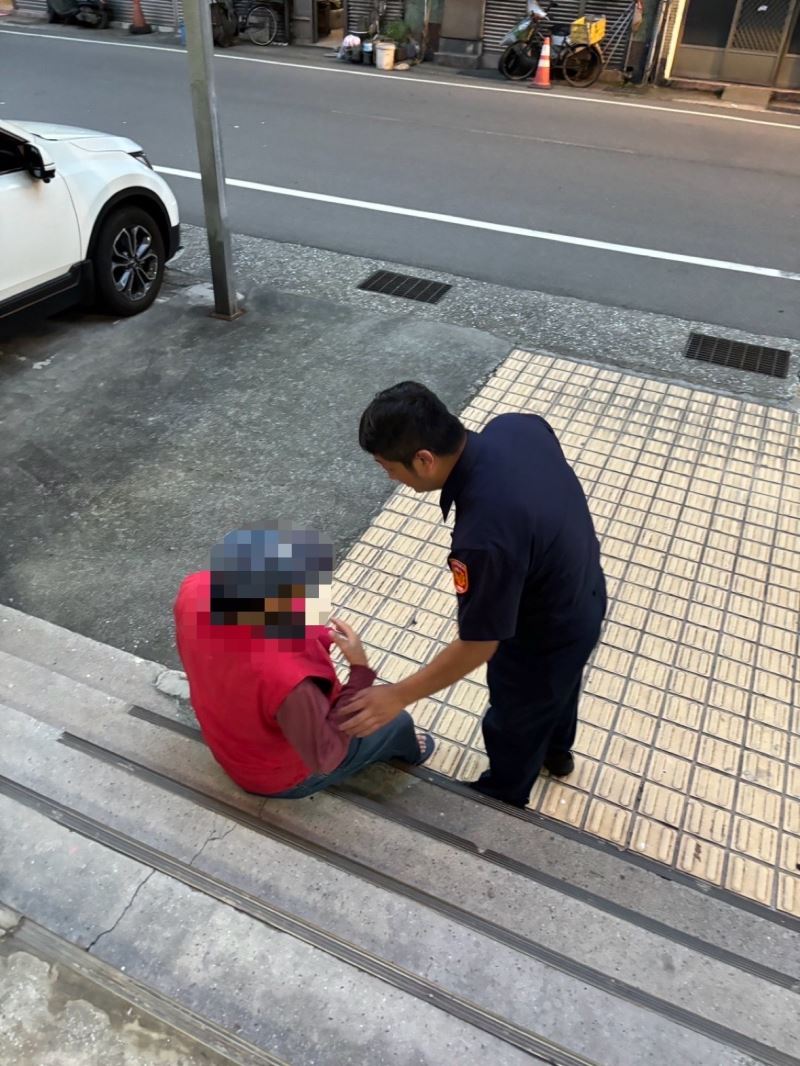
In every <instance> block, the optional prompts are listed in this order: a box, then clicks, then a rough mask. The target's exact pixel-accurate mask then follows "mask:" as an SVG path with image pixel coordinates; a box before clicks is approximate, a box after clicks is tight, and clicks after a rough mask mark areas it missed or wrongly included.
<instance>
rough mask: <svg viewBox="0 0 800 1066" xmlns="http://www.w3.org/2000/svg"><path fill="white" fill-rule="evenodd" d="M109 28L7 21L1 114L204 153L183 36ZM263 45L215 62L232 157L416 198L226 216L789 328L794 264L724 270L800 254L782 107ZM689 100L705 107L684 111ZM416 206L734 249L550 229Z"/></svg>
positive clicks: (796, 148)
mask: <svg viewBox="0 0 800 1066" xmlns="http://www.w3.org/2000/svg"><path fill="white" fill-rule="evenodd" d="M150 40H151V41H155V39H154V38H151V39H150ZM115 41H116V42H120V43H121V42H125V38H124V37H121V36H116V37H114V36H111V35H108V36H105V37H103V38H102V39H101V38H100V36H99V35H98V36H97V37H96V38H94V43H85V42H83V41H82V40H80V39H78V38H77V37H76V36H75V35H74V34H73V35H69V36H66V35H65V36H62V37H57V36H54V37H50V36H45V35H43V34H41V33H38V32H37V33H32V34H30V35H28V36H21V35H18V34H14V35H11V34H7V33H5V32H2V31H0V69H1V70H2V72H3V83H2V90H1V91H0V117H6V118H23V119H24V118H28V119H37V120H50V121H57V122H65V123H72V124H78V125H86V126H90V127H96V128H99V129H105V130H108V131H114V132H120V133H125V134H127V135H129V136H131V137H133V138H134V139H136V140H138V141H140V142H141V143H142V144H143V145H144V147H145V148H146V150H147V152H148V154H149V156H150V157H151V159H153V161H154V162H155V163H157V164H159V165H162V166H166V167H170V168H175V169H179V170H183V171H188V172H196V170H197V166H198V164H197V154H196V149H195V142H194V131H193V125H192V115H191V104H190V99H189V90H188V78H187V69H186V61H185V55H184V54H183V53H182V52H180V51H176V50H174V49H172V48H170V47H168V46H167V47H162V48H149V47H142V46H141V45H139V44H132V45H131V46H130V47H127V46H126V47H118V46H115V45H114V43H113V42H115ZM157 43H158V44H159V45H163V42H162V41H160V40H159V41H158V42H157ZM256 51H257V52H258V58H262V57H264V56H265V54H267V53H265V52H264V51H261V50H256ZM250 54H251V55H252V53H250ZM268 55H269V58H270V59H271V60H273V62H269V63H263V62H252V61H248V59H247V55H245V54H244V53H243V51H241V50H232V51H231V52H230V53H228V54H227V55H226V57H225V58H219V59H218V60H217V62H216V74H217V89H218V99H219V106H220V114H221V121H222V127H223V134H224V144H225V158H226V167H227V173H228V175H229V177H231V178H235V179H239V180H244V181H249V182H255V183H258V184H267V185H270V186H274V187H279V188H281V189H289V190H291V189H300V190H306V191H309V192H311V193H315V194H323V195H329V196H334V197H344V198H351V199H358V200H361V201H365V202H368V203H370V204H377V205H388V206H390V207H400V208H402V209H404V211H406V212H412V214H404V215H401V216H398V215H396V214H391V213H387V212H386V211H384V210H364V209H360V208H357V207H351V206H343V205H341V204H335V203H334V204H331V203H324V202H319V201H315V200H313V199H303V200H299V199H294V198H291V197H287V196H286V195H281V194H277V193H275V192H270V191H265V190H263V189H247V190H245V189H239V188H234V189H231V190H230V205H229V206H230V216H231V223H232V226H233V228H234V230H236V231H237V232H242V233H247V234H252V235H256V236H265V237H270V238H273V239H277V240H286V241H293V242H297V243H301V244H306V245H309V246H316V247H323V248H330V249H334V250H337V251H345V252H352V253H355V254H359V255H365V256H370V257H377V258H384V259H390V260H393V261H396V262H399V263H404V264H408V265H411V266H417V267H420V268H422V267H427V268H431V269H440V270H445V271H448V272H453V273H456V274H461V275H466V276H468V277H471V278H476V279H479V280H487V281H492V282H497V283H499V284H503V285H511V286H515V287H520V288H527V289H534V290H541V291H545V292H551V293H557V294H564V295H570V296H577V297H580V298H581V299H587V300H595V301H598V302H601V303H605V304H612V305H618V306H623V307H633V308H638V309H641V310H647V311H656V312H661V313H665V314H670V315H678V316H681V317H684V318H688V319H693V320H701V321H707V322H712V323H718V324H720V325H726V326H730V327H734V328H737V329H743V330H748V331H750V332H753V333H757V334H767V335H772V336H779V337H781V336H785V337H800V300H798V295H800V281H798V280H786V279H784V278H775V277H765V276H761V275H760V274H758V273H743V272H740V271H738V270H734V269H730V267H731V266H732V265H735V264H746V265H751V266H755V267H758V268H767V269H774V270H778V271H789V272H794V273H798V272H800V243H798V240H797V234H798V231H799V230H800V122H798V121H797V120H796V119H794V117H792V116H785V115H774V114H763V113H760V112H752V111H736V112H732V111H722V110H714V109H712V108H704V109H698V108H697V107H696V105H692V104H683V105H681V104H675V105H672V107H673V109H672V110H670V109H669V108H667V107H665V108H663V109H656V108H640V107H631V106H617V104H616V103H615V102H613V101H617V100H618V99H619V98H618V97H616V96H610V95H609V94H607V93H606V94H598V95H597V96H595V97H591V98H589V99H588V100H587V97H585V96H583V97H580V98H575V97H566V98H562V96H561V94H551V95H550V96H549V97H543V96H542V95H541V94H535V93H532V92H524V93H519V92H513V91H511V92H506V91H483V90H482V89H481V88H479V86H484V88H491V89H494V88H497V89H500V88H503V86H502V85H501V84H500V83H494V82H488V81H478V80H475V79H472V80H471V81H470V80H462V81H461V82H454V81H450V80H446V79H442V78H439V79H438V80H437V78H431V79H425V70H424V68H423V69H422V70H421V71H420V73H419V74H416V73H411V74H408V75H396V76H394V77H389V78H381V77H369V76H356V75H355V73H353V72H350V71H346V70H345V69H344V68H340V67H338V66H336V65H334V64H332V63H331V62H330V61H326V60H325V59H324V57H323V55H322V53H320V56H319V58H318V59H317V58H314V59H312V61H311V62H312V63H314V64H316V66H317V67H319V68H321V69H315V67H314V66H312V65H310V64H309V63H308V62H306V63H301V64H298V65H292V64H289V63H275V62H274V60H275V59H277V60H280V59H281V57H282V56H283V57H285V56H286V53H285V52H283V53H282V52H280V51H278V50H274V51H270V52H269V53H268ZM326 62H327V63H329V64H330V66H328V67H326V66H325V64H326ZM693 109H694V110H701V111H704V112H705V113H700V114H687V113H685V112H686V111H687V110H693ZM731 117H736V118H742V119H747V120H749V121H744V122H742V121H731V120H730V118H731ZM170 181H171V183H172V185H173V187H174V189H175V191H176V193H177V195H178V199H179V201H180V204H181V209H182V212H183V217H184V218H185V219H186V221H189V222H195V223H201V222H202V212H201V199H200V187H199V182H198V181H197V180H194V179H192V178H188V177H175V176H173V177H171V178H170ZM415 211H417V212H428V213H437V214H447V215H451V216H458V217H460V218H462V219H465V220H469V221H470V222H473V223H474V222H478V223H489V224H490V225H500V226H512V227H521V228H524V229H530V230H537V231H545V232H549V233H554V234H559V235H563V236H565V237H567V238H570V237H576V238H579V239H580V238H589V239H591V240H594V241H597V242H601V244H607V243H613V244H624V245H628V246H634V247H637V248H640V249H645V250H650V251H653V252H655V253H666V254H667V256H675V257H680V256H696V257H702V258H710V259H714V260H719V261H722V264H727V266H725V265H718V266H714V267H710V266H698V265H691V264H687V263H685V262H681V261H680V260H679V259H670V258H667V259H664V260H659V259H654V258H651V257H649V256H647V255H640V254H623V253H621V252H620V251H618V250H614V249H610V248H606V247H599V248H586V247H581V246H576V245H573V244H570V243H553V242H551V241H548V240H543V239H541V238H540V237H536V236H532V235H529V234H528V235H519V234H517V235H512V234H508V233H503V232H497V231H496V230H493V229H488V230H485V229H476V228H474V226H472V225H466V224H452V223H446V222H443V221H433V220H431V219H430V218H419V217H414V215H413V212H415Z"/></svg>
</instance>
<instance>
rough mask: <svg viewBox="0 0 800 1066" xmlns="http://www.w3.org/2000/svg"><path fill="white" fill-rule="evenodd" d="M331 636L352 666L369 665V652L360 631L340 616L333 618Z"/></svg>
mask: <svg viewBox="0 0 800 1066" xmlns="http://www.w3.org/2000/svg"><path fill="white" fill-rule="evenodd" d="M331 636H332V637H333V642H334V644H335V645H336V647H337V648H338V649H339V650H340V651H341V653H342V655H344V657H345V659H347V661H348V662H349V663H350V665H351V666H367V665H368V663H367V653H366V652H365V651H364V645H363V644H362V643H361V638H360V637H359V635H358V633H356V631H355V630H354V629H353V628H352V627H351V626H349V625H348V624H347V622H340V621H339V619H338V618H332V619H331Z"/></svg>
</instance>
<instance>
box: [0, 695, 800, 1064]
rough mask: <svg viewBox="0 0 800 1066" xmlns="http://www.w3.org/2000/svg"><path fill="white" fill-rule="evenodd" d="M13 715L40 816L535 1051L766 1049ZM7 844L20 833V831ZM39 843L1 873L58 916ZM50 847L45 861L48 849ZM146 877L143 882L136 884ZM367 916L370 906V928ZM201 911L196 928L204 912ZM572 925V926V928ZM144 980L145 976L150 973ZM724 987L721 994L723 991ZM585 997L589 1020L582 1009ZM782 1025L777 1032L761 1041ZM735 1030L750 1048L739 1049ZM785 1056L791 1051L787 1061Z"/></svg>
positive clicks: (82, 915)
mask: <svg viewBox="0 0 800 1066" xmlns="http://www.w3.org/2000/svg"><path fill="white" fill-rule="evenodd" d="M2 720H3V722H4V723H5V729H6V730H7V734H8V735H7V736H6V737H5V738H4V742H3V744H2V749H1V750H2V757H1V758H2V761H1V762H0V773H2V775H3V779H4V781H3V784H2V788H0V792H2V794H4V795H5V796H6V797H7V798H9V799H11V800H13V801H15V802H16V803H17V804H20V805H22V806H23V807H27V808H29V812H28V813H30V811H32V812H33V813H36V814H46V815H49V816H50V817H55V818H56V820H57V821H58V823H59V824H61V825H62V826H64V827H68V828H72V829H73V830H75V831H76V832H78V833H81V834H83V835H85V836H87V837H88V838H89V839H90V840H91V839H95V838H96V839H97V840H98V841H99V842H101V843H103V844H105V845H106V846H110V847H112V848H114V849H115V850H121V851H122V853H123V854H126V855H127V856H128V857H130V858H133V859H136V860H138V861H139V862H140V863H141V864H143V865H146V866H148V867H149V868H150V869H151V870H156V871H157V872H158V873H160V874H163V875H164V876H166V877H173V878H175V879H177V880H180V881H182V882H183V883H188V884H189V885H190V886H191V887H194V888H196V889H198V888H199V889H200V890H201V891H206V892H209V893H210V894H212V895H215V896H216V898H219V899H221V900H222V901H224V902H228V903H230V904H231V905H236V906H239V907H240V908H241V907H242V906H245V907H246V908H247V907H248V906H249V907H250V908H251V909H252V908H253V907H255V909H254V910H253V911H252V913H253V916H254V917H261V918H264V917H265V916H266V920H267V921H269V920H270V917H271V916H273V917H274V911H275V909H276V908H278V909H279V911H280V914H282V915H284V916H286V915H289V916H291V919H292V920H293V921H294V922H295V923H298V922H299V923H301V924H302V923H307V925H308V926H309V927H310V928H311V929H313V930H324V931H325V932H326V933H327V934H328V935H330V936H333V937H334V938H335V940H336V943H337V944H341V942H342V941H344V942H345V943H346V944H349V945H357V946H358V949H359V950H360V952H361V953H362V955H363V953H364V952H366V953H367V955H368V958H370V959H375V958H378V959H380V960H383V963H384V965H388V966H389V967H391V968H392V969H393V970H394V971H397V970H400V971H402V973H404V974H410V975H412V977H413V980H415V981H417V982H419V981H422V982H423V985H424V989H425V994H426V995H428V994H429V988H430V987H433V988H435V989H436V990H437V991H438V992H439V995H440V996H443V997H444V998H445V1001H446V1002H448V1004H449V1003H450V1001H452V1000H455V1001H456V1003H457V1004H458V1005H461V1004H462V1000H466V1002H468V1003H471V1004H476V1005H477V1006H478V1007H479V1009H480V1011H481V1012H484V1014H489V1015H492V1016H494V1017H497V1018H500V1019H502V1020H503V1021H504V1022H505V1023H506V1025H508V1026H509V1028H510V1029H511V1030H512V1033H515V1034H518V1033H519V1032H522V1033H524V1034H526V1037H525V1039H527V1041H528V1046H531V1047H535V1046H537V1043H539V1042H543V1043H545V1044H546V1045H547V1046H549V1045H550V1044H562V1045H563V1044H566V1046H567V1047H569V1048H571V1049H573V1051H574V1052H577V1053H578V1054H579V1055H582V1056H584V1057H588V1058H591V1060H592V1061H597V1062H603V1063H606V1062H607V1063H612V1062H614V1063H622V1064H627V1063H631V1064H633V1063H653V1064H654V1066H655V1064H656V1063H662V1062H664V1061H666V1059H665V1056H668V1055H669V1054H671V1053H673V1052H675V1051H676V1049H680V1054H681V1059H680V1061H682V1062H685V1063H687V1064H688V1063H698V1066H699V1064H701V1063H703V1064H704V1063H707V1062H710V1061H719V1062H721V1063H722V1062H726V1063H727V1062H729V1061H730V1062H736V1063H739V1062H743V1061H758V1059H757V1058H751V1057H750V1056H748V1055H747V1054H745V1055H744V1058H742V1057H741V1055H742V1052H743V1050H744V1049H745V1048H751V1049H752V1050H753V1051H755V1050H757V1047H756V1044H755V1043H754V1042H753V1040H752V1039H751V1038H749V1037H748V1038H743V1037H741V1035H739V1036H737V1034H736V1033H734V1032H732V1031H731V1032H727V1031H725V1029H724V1027H723V1026H722V1025H720V1024H719V1023H709V1022H708V1021H707V1020H705V1019H703V1018H700V1017H699V1016H694V1015H693V1016H692V1018H690V1019H688V1021H689V1022H690V1023H691V1027H690V1028H687V1025H686V1024H685V1023H686V1022H687V1017H686V1015H687V1012H686V1011H684V1012H681V1011H679V1010H675V1009H674V1008H673V1007H671V1005H670V1004H667V1003H658V1002H655V1001H654V999H653V997H652V996H650V997H648V996H642V995H641V994H637V990H634V989H625V988H623V987H622V985H621V984H620V983H619V982H618V981H616V980H613V979H612V980H605V979H604V978H603V977H602V975H598V974H596V973H592V972H591V970H590V968H588V967H585V966H583V967H582V966H576V965H575V964H574V961H573V962H570V960H567V959H562V958H559V957H558V956H557V954H556V953H555V952H553V951H549V950H546V949H544V950H543V949H542V946H541V944H538V943H537V942H535V941H528V940H526V938H525V937H524V936H523V935H522V934H520V933H514V932H513V931H512V930H511V929H509V928H506V927H502V926H498V925H496V923H494V922H491V921H489V920H487V919H481V917H480V909H479V910H478V911H476V912H473V911H471V910H467V909H464V908H459V907H458V906H457V905H456V904H453V903H452V902H449V901H448V900H447V899H445V898H444V897H441V896H439V897H436V896H434V895H432V893H431V888H434V887H438V886H434V885H429V888H428V891H427V892H425V891H422V890H418V891H416V892H415V891H413V890H411V891H410V890H409V889H410V885H409V883H408V881H406V882H398V881H394V880H393V879H391V878H390V877H389V875H387V874H385V873H380V872H379V871H374V870H371V869H370V868H366V869H362V870H359V869H356V868H355V867H354V866H353V864H352V863H347V862H346V861H345V862H342V861H341V859H340V858H338V857H337V856H335V855H333V856H332V855H331V854H330V853H329V852H327V851H326V850H323V849H319V848H314V847H313V845H311V846H310V845H309V842H308V841H305V842H303V841H302V840H301V841H299V842H295V843H294V844H292V843H290V842H289V840H288V838H285V839H283V840H278V839H275V837H274V836H272V835H270V833H269V830H268V827H267V826H266V825H264V826H263V828H262V827H261V826H260V825H259V824H257V823H255V820H253V819H248V821H247V822H246V823H243V822H242V821H241V820H240V818H239V817H237V814H236V812H235V811H233V810H232V811H230V812H228V816H227V817H226V816H225V815H223V814H222V813H220V808H219V805H218V806H217V807H216V808H215V810H213V811H211V810H208V809H205V808H203V807H200V808H198V806H197V805H196V803H195V802H194V798H193V797H192V796H190V795H179V794H176V793H174V792H172V791H171V790H168V789H163V790H161V789H159V787H158V786H157V785H156V784H155V783H154V782H153V781H152V780H150V779H142V778H141V777H139V776H136V775H134V774H130V773H128V772H126V769H125V767H124V765H122V764H120V763H116V762H108V761H104V760H96V759H95V758H94V756H93V753H91V752H89V751H83V750H81V749H80V747H78V748H74V747H70V746H67V745H64V744H63V743H60V742H59V737H60V733H59V731H58V730H57V729H54V728H53V727H51V726H48V725H46V724H44V723H42V722H39V721H37V720H35V719H33V718H31V717H30V716H28V715H25V714H22V713H21V712H18V711H15V710H13V709H10V708H6V709H5V711H4V713H3V715H2ZM89 783H90V784H89ZM287 806H288V805H287ZM156 810H157V811H158V817H157V818H154V817H153V811H156ZM20 821H21V822H22V823H23V824H24V819H19V817H16V818H15V819H14V824H15V825H17V824H18V823H20ZM351 832H354V833H355V835H360V833H361V827H360V826H359V825H358V824H355V825H354V824H352V823H351ZM8 839H9V840H10V841H12V840H13V833H11V832H10V833H9V835H8ZM26 839H27V838H26ZM391 843H392V845H393V840H392V842H391ZM37 848H38V845H37ZM29 853H30V847H29V848H28V849H27V851H26V849H25V848H23V847H22V846H21V842H20V840H19V838H17V839H16V840H15V841H14V856H15V860H16V865H14V864H12V865H11V867H10V871H11V872H10V873H9V872H7V873H6V875H5V877H6V878H7V882H8V883H6V884H3V882H2V881H0V892H2V893H3V896H4V897H5V899H6V900H7V901H10V902H11V903H12V905H13V906H14V907H16V908H17V909H20V910H23V911H24V912H25V913H26V914H30V915H32V916H33V917H34V918H35V919H36V920H37V921H43V922H47V921H48V920H49V921H53V920H54V919H53V915H52V912H51V910H50V907H51V902H50V887H49V886H50V884H51V883H52V881H53V880H54V879H56V878H57V880H58V883H59V884H60V885H62V887H63V886H64V885H65V884H66V883H67V881H68V878H66V877H65V875H64V873H63V871H62V870H61V869H60V866H59V867H58V868H57V869H55V870H50V871H49V876H47V877H45V878H37V879H36V880H35V881H34V882H33V883H30V882H26V880H25V876H24V875H25V869H26V866H25V862H26V861H27V860H29ZM47 853H48V854H49V853H50V848H49V847H48V848H47ZM36 854H37V855H39V863H40V864H41V863H42V862H43V858H42V856H41V851H40V850H37V851H36ZM421 858H424V859H425V860H426V862H427V866H428V868H429V869H431V870H435V871H438V870H441V871H442V872H444V873H445V874H447V875H448V876H449V877H450V878H451V879H452V880H453V882H454V883H455V884H457V885H459V886H460V891H461V894H462V897H463V896H464V895H467V896H470V895H471V891H470V886H471V878H470V872H469V871H468V870H465V869H464V867H463V863H462V864H459V863H457V862H456V860H455V858H454V856H452V855H450V854H448V852H447V850H446V848H444V847H443V846H442V845H439V846H438V847H436V848H432V847H430V846H429V847H428V848H427V853H426V854H425V855H424V856H422V855H419V854H418V855H417V859H416V862H417V864H418V863H419V861H420V859H421ZM337 860H338V861H337ZM57 862H60V859H59V860H57ZM20 863H22V865H21V866H20V865H19V864H20ZM15 869H16V870H17V874H16V875H15V874H14V870H15ZM490 875H491V871H484V878H485V877H487V876H488V877H489V880H487V881H486V882H485V884H486V888H485V890H484V891H483V892H482V893H481V894H482V895H483V896H485V897H486V898H488V899H489V900H492V901H493V902H494V901H497V900H505V899H508V900H514V899H515V897H514V896H513V894H512V893H513V888H514V886H510V885H507V884H503V883H502V882H503V880H504V879H505V880H508V879H509V878H510V877H511V876H512V875H507V874H506V875H505V877H504V873H503V871H497V878H496V879H495V878H494V877H491V876H490ZM141 883H143V882H140V883H139V884H141ZM139 884H136V885H133V886H132V888H133V893H134V894H135V893H136V891H137V890H138V887H139ZM209 884H210V887H209ZM473 887H474V886H473ZM478 887H479V888H480V887H482V886H478ZM520 887H521V888H524V887H525V886H517V888H518V889H519V888H520ZM450 894H451V895H452V894H453V886H451V887H450ZM131 898H132V899H133V895H132V896H131ZM137 898H138V897H137ZM515 902H516V905H517V906H518V907H519V908H520V910H521V911H522V912H523V913H524V912H525V911H527V909H528V907H529V906H530V904H531V903H532V902H535V900H529V899H527V898H525V897H524V896H521V895H520V894H519V892H517V896H516V899H515ZM543 902H544V904H545V906H544V907H543V908H540V913H538V914H537V915H536V918H537V920H539V921H541V920H543V919H545V920H546V919H549V922H550V924H551V925H553V926H554V927H555V923H558V922H559V921H568V918H569V916H562V915H559V914H558V912H557V911H555V912H554V911H553V910H552V907H551V906H548V904H549V903H550V902H551V901H547V900H544V901H543ZM42 907H44V913H42V910H41V908H42ZM58 908H59V909H58V911H57V914H56V919H55V920H57V921H58V922H65V921H69V922H70V923H71V924H70V925H69V927H68V928H69V930H70V931H71V932H72V933H73V935H77V936H78V937H84V938H85V937H88V935H89V933H88V931H84V926H83V924H82V923H83V922H85V921H86V919H87V914H86V912H87V910H88V913H90V914H94V911H95V908H94V905H93V904H92V903H91V902H87V901H84V900H81V899H79V898H78V897H76V896H73V895H72V894H70V893H69V892H67V893H65V894H63V895H61V896H60V897H59V901H58ZM548 912H549V913H548ZM365 915H368V916H370V920H369V921H368V922H366V923H365V921H364V916H365ZM188 920H189V922H190V924H191V922H192V919H191V917H189V919H188ZM75 922H77V926H76V925H75ZM59 931H61V930H60V928H59ZM565 933H566V936H569V935H570V932H569V929H568V928H567V929H565ZM65 935H68V934H66V933H65ZM604 935H605V936H606V937H612V938H613V937H614V936H615V935H616V934H615V931H614V930H606V931H605V933H604ZM476 958H479V959H481V967H480V970H478V969H476V968H475V967H474V965H473V964H472V960H474V959H476ZM357 961H359V962H361V961H362V960H361V957H359V958H358V960H357ZM677 964H678V965H681V960H677ZM690 966H691V964H690ZM128 969H129V972H130V964H128ZM136 975H137V976H138V977H139V978H140V979H144V978H143V976H142V972H141V971H136ZM587 976H588V980H587ZM706 977H707V975H706ZM682 979H683V980H692V979H698V980H700V982H701V984H702V982H703V974H701V973H697V972H694V971H692V970H691V969H690V972H688V973H684V974H683V978H682ZM736 988H737V990H738V992H739V994H741V995H745V996H747V997H753V996H755V997H756V1001H757V1005H758V1006H759V1007H760V1008H761V1009H762V1010H768V1011H771V1012H772V1016H773V1017H772V1024H773V1025H777V1024H779V1023H778V1021H777V1018H778V1016H779V1015H780V1014H781V1012H782V1011H785V1010H786V1008H787V1005H788V1003H790V1002H791V1001H790V1000H787V1001H786V1002H783V1001H782V1000H781V995H780V992H779V994H778V995H777V997H776V995H775V992H776V990H775V989H772V990H770V994H769V995H764V996H763V997H762V995H760V994H759V991H758V989H757V987H756V983H755V982H754V981H753V979H752V978H751V979H750V984H749V985H748V982H747V981H745V982H744V984H742V983H741V982H740V981H739V980H737V981H736ZM728 991H732V989H729V990H728ZM723 995H724V992H723V993H720V992H718V993H717V998H718V999H720V1000H721V999H722V998H723ZM785 995H786V996H787V997H788V996H790V993H785ZM762 998H763V999H764V1002H763V1003H762V1002H761V1000H762ZM576 1000H577V1001H579V1002H580V1008H581V1009H580V1021H578V1020H577V1019H576V1018H575V1016H574V1013H573V1012H572V1011H571V1009H570V1008H571V1005H573V1004H574V1003H575V1002H576ZM789 1013H791V1012H789ZM212 1017H213V1015H212ZM587 1022H591V1024H588V1025H587ZM534 1026H535V1028H534ZM767 1028H768V1027H767V1026H765V1027H763V1031H762V1033H761V1035H765V1034H766V1032H767ZM620 1032H625V1033H627V1034H628V1036H629V1038H630V1042H629V1044H627V1045H626V1047H625V1048H624V1049H620V1048H619V1047H618V1045H617V1042H618V1034H619V1033H620ZM709 1034H713V1036H714V1037H715V1038H716V1039H711V1038H710V1037H709ZM786 1039H790V1037H788V1036H787V1038H786ZM731 1040H732V1041H733V1042H734V1044H735V1045H736V1048H734V1047H731V1046H730V1041H731ZM765 1053H766V1051H765ZM381 1061H382V1060H381ZM432 1061H436V1060H432ZM774 1061H781V1056H778V1057H777V1058H776V1059H775V1060H774Z"/></svg>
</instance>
